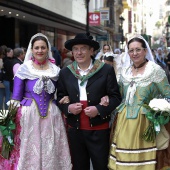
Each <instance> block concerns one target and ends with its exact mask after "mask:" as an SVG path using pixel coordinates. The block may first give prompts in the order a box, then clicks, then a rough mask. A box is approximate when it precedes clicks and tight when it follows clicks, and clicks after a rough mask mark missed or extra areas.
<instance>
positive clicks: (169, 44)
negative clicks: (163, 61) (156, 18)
mask: <svg viewBox="0 0 170 170" xmlns="http://www.w3.org/2000/svg"><path fill="white" fill-rule="evenodd" d="M169 27H170V24H169V22H167V23H166V43H167V47H170V32H169Z"/></svg>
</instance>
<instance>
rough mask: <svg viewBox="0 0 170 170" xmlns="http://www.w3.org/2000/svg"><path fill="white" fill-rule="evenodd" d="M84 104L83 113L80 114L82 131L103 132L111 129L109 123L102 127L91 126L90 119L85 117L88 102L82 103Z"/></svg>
mask: <svg viewBox="0 0 170 170" xmlns="http://www.w3.org/2000/svg"><path fill="white" fill-rule="evenodd" d="M80 103H82V104H83V105H82V112H81V113H80V129H82V130H103V129H108V128H109V122H105V123H103V124H101V125H96V126H92V127H91V125H90V120H89V117H88V116H86V115H85V113H84V109H85V108H86V107H87V101H80Z"/></svg>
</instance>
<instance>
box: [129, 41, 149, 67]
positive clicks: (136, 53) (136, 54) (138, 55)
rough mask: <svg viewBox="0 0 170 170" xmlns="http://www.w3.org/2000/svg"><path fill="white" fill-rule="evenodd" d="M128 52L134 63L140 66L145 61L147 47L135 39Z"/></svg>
mask: <svg viewBox="0 0 170 170" xmlns="http://www.w3.org/2000/svg"><path fill="white" fill-rule="evenodd" d="M128 53H129V56H130V59H131V60H132V61H133V63H134V64H135V65H137V66H138V65H140V64H141V63H143V62H144V61H145V56H146V53H147V49H146V48H143V47H142V44H141V43H140V42H137V41H135V42H132V43H130V44H129V50H128Z"/></svg>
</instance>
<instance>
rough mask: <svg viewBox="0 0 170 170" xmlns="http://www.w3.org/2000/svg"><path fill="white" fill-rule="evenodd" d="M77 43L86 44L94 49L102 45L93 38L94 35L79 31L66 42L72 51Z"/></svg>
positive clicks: (67, 47)
mask: <svg viewBox="0 0 170 170" xmlns="http://www.w3.org/2000/svg"><path fill="white" fill-rule="evenodd" d="M77 44H86V45H89V46H91V47H93V48H94V50H98V49H99V47H100V45H99V43H98V42H97V41H94V40H93V37H92V36H91V35H90V34H89V33H87V34H85V33H78V34H77V35H76V36H75V38H74V39H71V40H68V41H66V42H65V44H64V45H65V48H66V49H68V50H70V51H72V47H73V46H74V45H77Z"/></svg>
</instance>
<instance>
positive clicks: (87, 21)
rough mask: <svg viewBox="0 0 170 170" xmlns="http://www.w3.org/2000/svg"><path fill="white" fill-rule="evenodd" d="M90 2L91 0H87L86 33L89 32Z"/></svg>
mask: <svg viewBox="0 0 170 170" xmlns="http://www.w3.org/2000/svg"><path fill="white" fill-rule="evenodd" d="M89 2H90V0H86V11H87V14H86V33H88V32H89Z"/></svg>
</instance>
